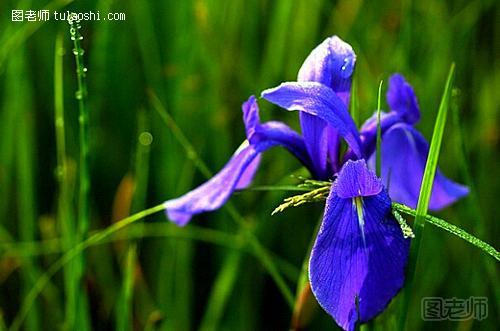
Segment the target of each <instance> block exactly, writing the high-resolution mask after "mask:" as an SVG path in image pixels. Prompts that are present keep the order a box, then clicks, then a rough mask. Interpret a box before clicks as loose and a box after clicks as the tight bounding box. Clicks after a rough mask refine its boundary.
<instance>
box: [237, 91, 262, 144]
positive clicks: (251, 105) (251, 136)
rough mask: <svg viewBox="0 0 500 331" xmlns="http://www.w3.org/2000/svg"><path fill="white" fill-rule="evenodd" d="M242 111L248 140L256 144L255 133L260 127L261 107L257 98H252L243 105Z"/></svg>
mask: <svg viewBox="0 0 500 331" xmlns="http://www.w3.org/2000/svg"><path fill="white" fill-rule="evenodd" d="M241 109H242V111H243V123H244V124H245V130H246V134H247V139H248V141H249V142H250V143H254V141H255V139H256V137H255V131H256V129H257V128H258V126H259V125H260V116H259V106H258V105H257V100H255V96H253V95H252V96H250V97H249V98H248V100H247V101H245V102H244V103H243V105H242V106H241Z"/></svg>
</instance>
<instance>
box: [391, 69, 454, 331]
mask: <svg viewBox="0 0 500 331" xmlns="http://www.w3.org/2000/svg"><path fill="white" fill-rule="evenodd" d="M454 75H455V64H454V63H453V64H452V65H451V67H450V71H449V73H448V79H447V80H446V86H445V88H444V92H443V96H442V98H441V103H440V105H439V110H438V114H437V117H436V122H435V125H434V131H433V134H432V140H431V144H430V147H429V155H428V156H427V163H426V165H425V170H424V175H423V178H422V184H421V186H420V195H419V197H418V203H417V209H416V214H415V222H414V224H413V232H414V233H415V238H414V239H413V240H412V244H411V248H410V257H409V261H408V269H407V279H406V285H405V288H404V290H403V304H402V309H401V314H400V319H399V330H401V331H403V330H405V327H406V319H407V316H408V309H409V306H410V300H411V295H412V291H413V283H414V280H415V274H416V269H417V263H418V254H419V250H420V245H421V243H422V236H423V230H424V225H425V217H426V215H427V210H428V207H429V201H430V198H431V193H432V186H433V183H434V176H435V174H436V169H437V163H438V158H439V152H440V149H441V141H442V139H443V133H444V128H445V125H446V117H447V114H448V108H449V100H450V94H451V88H452V84H453V78H454Z"/></svg>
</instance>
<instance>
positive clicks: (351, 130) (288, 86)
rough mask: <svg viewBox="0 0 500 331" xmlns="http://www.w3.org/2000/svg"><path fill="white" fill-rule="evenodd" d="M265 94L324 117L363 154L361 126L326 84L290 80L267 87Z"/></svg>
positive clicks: (285, 105)
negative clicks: (359, 127)
mask: <svg viewBox="0 0 500 331" xmlns="http://www.w3.org/2000/svg"><path fill="white" fill-rule="evenodd" d="M262 97H263V98H264V99H266V100H268V101H269V102H272V103H274V104H276V105H278V106H280V107H282V108H285V109H287V110H299V111H303V112H306V113H308V114H311V115H314V116H317V117H318V118H321V119H323V120H324V121H326V122H327V123H328V124H329V125H331V126H332V127H333V128H335V129H336V130H338V133H339V134H340V135H341V136H342V137H343V138H344V139H345V140H346V142H347V143H348V145H349V146H350V147H351V148H352V150H353V151H354V153H355V154H356V155H357V156H359V157H361V147H360V146H361V143H360V140H359V134H358V130H357V128H356V125H355V123H354V121H353V120H352V118H351V116H350V115H349V113H348V112H347V107H346V105H345V104H344V103H343V102H342V100H341V99H340V98H339V97H338V96H337V95H336V94H335V92H333V90H332V89H331V88H329V87H327V86H325V85H323V84H320V83H315V82H302V83H297V82H289V83H283V84H281V85H280V86H278V87H275V88H272V89H268V90H265V91H264V92H262Z"/></svg>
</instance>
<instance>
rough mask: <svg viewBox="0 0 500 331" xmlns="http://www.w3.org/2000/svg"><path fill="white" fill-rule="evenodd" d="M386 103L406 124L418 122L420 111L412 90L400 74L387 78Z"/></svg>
mask: <svg viewBox="0 0 500 331" xmlns="http://www.w3.org/2000/svg"><path fill="white" fill-rule="evenodd" d="M386 98H387V103H388V104H389V107H390V109H391V110H393V111H395V112H397V113H399V114H400V115H401V116H402V117H403V120H404V121H405V122H406V123H408V124H415V123H416V122H418V121H419V120H420V110H419V107H418V101H417V97H416V95H415V92H414V91H413V88H412V87H411V85H410V84H408V83H407V82H406V80H405V79H404V77H403V76H402V75H400V74H394V75H392V76H391V77H390V78H389V89H388V90H387V95H386Z"/></svg>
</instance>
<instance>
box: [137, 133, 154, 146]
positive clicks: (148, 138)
mask: <svg viewBox="0 0 500 331" xmlns="http://www.w3.org/2000/svg"><path fill="white" fill-rule="evenodd" d="M152 142H153V135H152V134H151V133H149V132H147V131H144V132H141V134H140V135H139V143H140V144H141V145H143V146H149V145H151V143H152Z"/></svg>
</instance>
